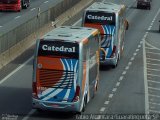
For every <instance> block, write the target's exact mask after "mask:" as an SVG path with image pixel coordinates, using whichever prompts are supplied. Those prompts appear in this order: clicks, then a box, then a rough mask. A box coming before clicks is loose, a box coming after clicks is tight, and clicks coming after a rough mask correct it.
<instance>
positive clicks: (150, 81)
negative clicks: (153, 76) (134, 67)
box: [148, 80, 160, 84]
mask: <svg viewBox="0 0 160 120" xmlns="http://www.w3.org/2000/svg"><path fill="white" fill-rule="evenodd" d="M148 82H152V83H157V84H160V82H158V81H154V80H148Z"/></svg>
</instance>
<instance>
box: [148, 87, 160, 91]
mask: <svg viewBox="0 0 160 120" xmlns="http://www.w3.org/2000/svg"><path fill="white" fill-rule="evenodd" d="M148 89H152V90H157V91H160V88H155V87H154V88H153V87H148Z"/></svg>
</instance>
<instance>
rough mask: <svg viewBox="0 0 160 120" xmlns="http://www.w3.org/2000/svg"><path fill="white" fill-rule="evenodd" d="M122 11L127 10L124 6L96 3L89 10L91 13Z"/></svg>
mask: <svg viewBox="0 0 160 120" xmlns="http://www.w3.org/2000/svg"><path fill="white" fill-rule="evenodd" d="M121 9H125V6H124V5H118V4H115V3H112V2H95V3H93V4H92V5H91V6H89V7H88V8H87V9H86V11H87V10H90V11H107V12H115V13H117V12H119V11H121Z"/></svg>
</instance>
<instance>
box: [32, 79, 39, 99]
mask: <svg viewBox="0 0 160 120" xmlns="http://www.w3.org/2000/svg"><path fill="white" fill-rule="evenodd" d="M32 96H33V97H34V98H38V97H37V84H36V82H33V83H32Z"/></svg>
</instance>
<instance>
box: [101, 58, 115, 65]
mask: <svg viewBox="0 0 160 120" xmlns="http://www.w3.org/2000/svg"><path fill="white" fill-rule="evenodd" d="M116 64H117V59H116V57H114V58H106V59H105V60H100V65H116Z"/></svg>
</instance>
